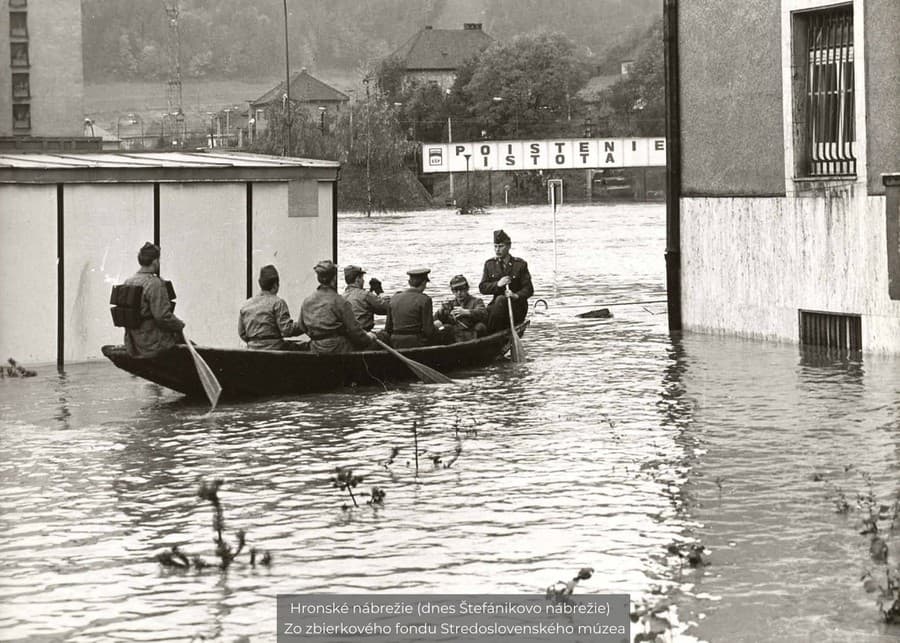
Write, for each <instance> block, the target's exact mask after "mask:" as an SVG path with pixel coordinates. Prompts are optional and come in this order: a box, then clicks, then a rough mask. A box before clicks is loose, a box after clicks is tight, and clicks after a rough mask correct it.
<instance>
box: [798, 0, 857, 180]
mask: <svg viewBox="0 0 900 643" xmlns="http://www.w3.org/2000/svg"><path fill="white" fill-rule="evenodd" d="M794 36H795V46H794V57H795V59H794V69H795V71H796V79H797V80H796V85H795V86H794V90H795V95H796V96H798V97H801V96H802V100H801V101H797V102H796V103H795V110H796V111H795V119H794V122H795V127H796V128H797V130H796V132H795V134H796V138H795V140H797V141H798V142H799V143H800V145H799V146H798V149H797V150H796V153H797V154H798V155H799V157H798V158H797V174H798V175H799V176H804V177H824V176H855V175H856V155H855V142H856V126H855V110H854V102H855V93H854V86H855V83H854V72H853V60H854V56H853V7H852V5H844V6H839V7H832V8H828V9H823V10H819V11H809V12H803V13H797V14H795V20H794Z"/></svg>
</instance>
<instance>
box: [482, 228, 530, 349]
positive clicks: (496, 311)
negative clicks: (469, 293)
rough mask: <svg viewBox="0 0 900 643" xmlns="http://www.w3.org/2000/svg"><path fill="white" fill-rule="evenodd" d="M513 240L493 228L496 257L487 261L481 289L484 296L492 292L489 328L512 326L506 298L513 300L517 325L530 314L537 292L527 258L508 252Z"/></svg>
mask: <svg viewBox="0 0 900 643" xmlns="http://www.w3.org/2000/svg"><path fill="white" fill-rule="evenodd" d="M511 245H512V240H511V239H510V238H509V235H508V234H506V233H505V232H504V231H503V230H495V231H494V255H495V257H494V258H493V259H488V260H487V261H485V262H484V273H483V274H482V276H481V283H480V284H478V290H479V291H481V294H482V295H493V297H494V298H493V299H492V300H491V302H490V303H489V304H488V322H487V326H488V331H489V332H494V331H496V330H500V329H502V328H509V309H508V308H507V303H506V302H507V298H509V300H511V301H512V311H513V320H514V323H516V324H518V323H519V322H521V321H522V320H523V319H525V315H526V314H527V313H528V298H529V297H531V296H532V295H533V294H534V287H533V286H532V285H531V273H529V272H528V263H527V262H526V261H525V260H524V259H519V258H518V257H513V256H512V255H510V254H509V249H510V246H511Z"/></svg>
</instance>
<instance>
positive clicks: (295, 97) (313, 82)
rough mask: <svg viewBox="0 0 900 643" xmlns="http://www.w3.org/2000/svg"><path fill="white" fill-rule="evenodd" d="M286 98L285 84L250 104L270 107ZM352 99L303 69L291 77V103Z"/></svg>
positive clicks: (278, 85)
mask: <svg viewBox="0 0 900 643" xmlns="http://www.w3.org/2000/svg"><path fill="white" fill-rule="evenodd" d="M283 96H284V82H280V83H278V84H277V85H276V86H275V87H273V88H272V89H270V90H269V91H267V92H266V93H265V94H263V95H262V96H260V97H259V98H257V99H256V100H251V101H250V104H251V105H254V106H258V105H269V104H271V103H275V102H277V103H281V100H282V97H283ZM349 100H350V97H349V96H347V94H344V93H343V92H339V91H338V90H336V89H335V88H334V87H332V86H331V85H328V84H326V83H323V82H322V81H321V80H319V79H318V78H315V77H313V76H311V75H310V74H309V72H307V71H306V69H301V70H300V71H299V72H297V73H295V74H294V75H293V76H291V101H297V102H300V103H320V102H335V101H337V102H345V101H349Z"/></svg>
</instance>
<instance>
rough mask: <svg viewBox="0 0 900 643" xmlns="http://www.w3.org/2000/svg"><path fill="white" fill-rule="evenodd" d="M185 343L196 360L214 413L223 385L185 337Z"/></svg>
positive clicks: (198, 373) (201, 380)
mask: <svg viewBox="0 0 900 643" xmlns="http://www.w3.org/2000/svg"><path fill="white" fill-rule="evenodd" d="M183 334H184V332H183V331H182V335H183ZM184 342H185V344H187V347H188V350H189V351H191V357H193V358H194V366H195V367H196V368H197V375H198V376H199V377H200V383H201V384H203V390H204V391H206V397H208V398H209V403H210V404H211V405H212V408H211V409H210V411H212V410H213V409H214V408H216V404H218V403H219V395H221V394H222V385H221V384H219V380H217V379H216V376H215V374H213V372H212V369H211V368H210V367H209V364H207V363H206V360H204V359H203V358H202V357H200V353H198V352H197V349H196V348H194V345H193V344H191V341H190V340H189V339H188V338H187V337H185V338H184Z"/></svg>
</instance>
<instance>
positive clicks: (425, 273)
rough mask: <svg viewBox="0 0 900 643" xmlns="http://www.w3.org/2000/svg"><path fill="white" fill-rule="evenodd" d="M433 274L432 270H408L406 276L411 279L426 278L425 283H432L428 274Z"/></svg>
mask: <svg viewBox="0 0 900 643" xmlns="http://www.w3.org/2000/svg"><path fill="white" fill-rule="evenodd" d="M430 272H431V268H413V269H412V270H407V271H406V274H408V275H409V276H410V277H420V278H421V277H424V278H425V281H431V280H430V279H429V278H428V273H430Z"/></svg>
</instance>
